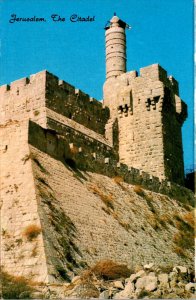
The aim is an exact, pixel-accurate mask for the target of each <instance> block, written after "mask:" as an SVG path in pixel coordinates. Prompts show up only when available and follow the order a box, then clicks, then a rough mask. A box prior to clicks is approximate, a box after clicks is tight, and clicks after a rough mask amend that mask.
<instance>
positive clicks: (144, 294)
mask: <svg viewBox="0 0 196 300" xmlns="http://www.w3.org/2000/svg"><path fill="white" fill-rule="evenodd" d="M147 296H150V292H148V291H146V290H144V289H142V290H141V291H140V293H139V295H138V299H142V298H144V297H147Z"/></svg>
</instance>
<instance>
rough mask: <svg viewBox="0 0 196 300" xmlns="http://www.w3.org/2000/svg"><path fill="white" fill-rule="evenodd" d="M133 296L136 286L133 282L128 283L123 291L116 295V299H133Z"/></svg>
mask: <svg viewBox="0 0 196 300" xmlns="http://www.w3.org/2000/svg"><path fill="white" fill-rule="evenodd" d="M133 296H134V284H133V283H132V282H128V283H127V284H126V286H125V289H124V290H123V291H121V292H119V293H116V294H115V296H114V299H128V298H129V299H132V297H133Z"/></svg>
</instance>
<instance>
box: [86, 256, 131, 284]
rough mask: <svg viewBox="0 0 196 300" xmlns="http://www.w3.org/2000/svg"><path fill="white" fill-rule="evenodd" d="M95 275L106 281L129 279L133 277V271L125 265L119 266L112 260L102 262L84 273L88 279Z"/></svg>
mask: <svg viewBox="0 0 196 300" xmlns="http://www.w3.org/2000/svg"><path fill="white" fill-rule="evenodd" d="M93 275H95V276H96V277H98V278H102V279H104V280H114V279H118V278H128V277H129V276H130V275H131V271H130V270H129V269H128V267H127V266H126V265H124V264H119V263H116V262H114V261H112V260H101V261H99V262H98V263H96V265H95V266H93V267H92V268H90V269H89V270H87V271H86V272H84V276H85V278H86V279H87V278H88V277H92V276H93Z"/></svg>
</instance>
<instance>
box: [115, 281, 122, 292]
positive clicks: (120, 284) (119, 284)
mask: <svg viewBox="0 0 196 300" xmlns="http://www.w3.org/2000/svg"><path fill="white" fill-rule="evenodd" d="M113 285H114V287H115V288H117V289H120V290H123V289H124V285H123V283H122V281H120V280H118V281H114V283H113Z"/></svg>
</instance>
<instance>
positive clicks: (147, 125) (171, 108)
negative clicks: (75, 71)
mask: <svg viewBox="0 0 196 300" xmlns="http://www.w3.org/2000/svg"><path fill="white" fill-rule="evenodd" d="M166 90H167V91H169V92H170V95H169V98H168V94H167V95H166ZM165 103H167V104H165ZM104 105H106V106H108V107H109V108H110V114H111V119H110V120H109V121H108V124H107V126H106V136H111V130H110V128H111V124H112V123H114V121H115V120H116V118H117V119H118V126H119V157H120V162H122V163H125V164H127V165H128V166H130V167H131V166H132V167H135V168H138V169H141V170H143V171H145V172H148V173H150V174H152V175H154V176H157V177H159V178H161V179H168V180H171V181H174V182H177V183H179V184H183V180H184V171H183V155H182V154H183V152H182V140H181V126H182V123H183V121H184V120H185V118H186V115H187V112H186V104H185V103H184V102H183V101H182V100H181V99H180V98H179V97H178V84H177V82H176V80H175V79H174V78H173V77H169V78H167V73H166V71H165V70H164V69H162V68H161V67H160V66H159V65H156V64H155V65H152V66H149V67H145V68H142V69H140V76H137V74H136V72H135V71H132V72H128V73H125V74H123V75H120V76H118V77H117V78H111V79H108V80H106V82H105V84H104ZM168 121H169V122H168ZM168 123H169V124H170V125H168ZM171 128H173V129H172V131H171ZM174 132H175V134H174ZM174 139H175V142H174ZM171 144H172V149H171ZM170 150H171V152H172V156H174V155H175V157H176V158H175V160H170V162H169V164H168V161H167V155H168V154H167V153H169V152H170ZM174 153H175V154H174ZM176 161H178V165H179V168H178V170H177V171H176V173H175V171H173V172H172V171H170V170H171V169H174V168H175V167H176ZM177 173H178V174H177Z"/></svg>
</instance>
